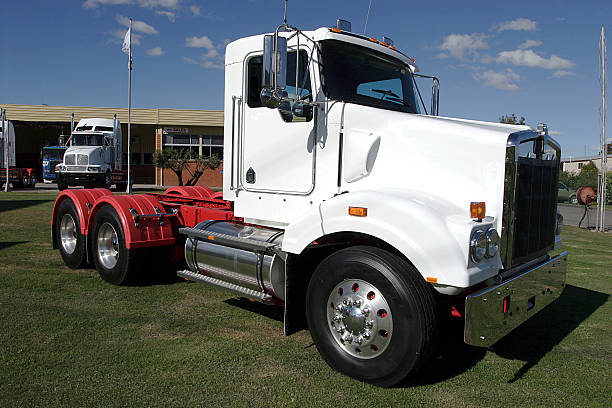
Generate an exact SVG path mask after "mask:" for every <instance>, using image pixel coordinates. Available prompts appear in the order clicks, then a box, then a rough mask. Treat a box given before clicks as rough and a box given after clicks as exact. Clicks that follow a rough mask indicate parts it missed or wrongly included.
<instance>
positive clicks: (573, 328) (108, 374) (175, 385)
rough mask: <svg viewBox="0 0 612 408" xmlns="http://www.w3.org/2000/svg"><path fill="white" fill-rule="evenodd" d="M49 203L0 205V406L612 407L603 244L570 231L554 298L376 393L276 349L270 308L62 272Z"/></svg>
mask: <svg viewBox="0 0 612 408" xmlns="http://www.w3.org/2000/svg"><path fill="white" fill-rule="evenodd" d="M55 196H56V194H53V193H49V194H47V193H16V192H13V193H8V194H5V193H0V259H1V262H0V406H3V407H5V406H28V407H30V406H149V405H164V406H165V405H169V406H215V407H216V406H241V407H251V406H262V407H272V406H277V407H284V406H303V407H306V406H360V407H368V406H374V407H386V406H394V405H395V406H444V407H457V406H474V407H481V406H504V407H512V406H535V407H548V406H571V407H578V406H580V407H583V406H596V407H610V406H612V397H611V387H610V384H611V380H612V378H611V372H612V364H611V362H612V355H611V354H612V353H611V352H612V320H611V316H612V309H611V306H610V299H609V294H610V293H612V277H611V276H610V271H611V270H612V266H611V265H612V235H610V234H607V235H604V234H601V233H594V232H589V231H584V230H579V229H576V228H570V227H566V228H565V229H564V232H563V238H564V243H565V249H567V250H568V251H569V252H570V258H569V270H568V281H567V283H568V285H567V287H566V289H565V292H564V294H563V295H562V297H561V298H560V299H559V300H557V301H556V302H555V303H553V304H552V305H551V306H550V307H549V308H547V309H545V310H544V311H542V312H540V313H539V314H538V315H537V316H536V317H534V318H533V319H531V320H530V321H528V322H527V323H526V324H525V325H523V326H522V327H520V328H519V329H517V330H516V331H514V332H513V333H511V334H510V335H508V336H507V337H506V338H504V339H503V340H502V341H500V342H498V343H497V344H496V345H495V346H494V347H492V348H491V349H488V350H487V349H481V348H475V347H469V346H466V345H463V344H462V343H461V341H460V340H458V339H457V338H458V337H460V336H461V333H458V332H454V335H453V336H450V337H447V341H446V342H445V343H444V345H443V346H442V347H441V350H440V353H439V356H438V358H436V359H434V360H433V361H432V362H431V363H430V364H429V365H428V366H427V367H426V368H425V370H424V371H423V372H422V373H421V374H420V375H419V376H418V378H417V380H416V381H413V382H412V383H406V384H403V385H402V386H400V387H396V388H392V389H382V388H377V387H374V386H371V385H368V384H363V383H360V382H358V381H355V380H352V379H350V378H347V377H345V376H342V375H340V374H338V373H336V372H334V371H332V370H331V369H330V368H329V367H328V366H327V365H326V364H325V362H324V361H323V360H322V359H321V358H320V356H319V355H318V353H317V350H316V348H315V347H314V346H313V345H312V340H311V338H310V335H309V333H308V332H307V331H302V332H300V333H297V334H295V335H293V336H290V337H283V336H282V330H283V325H282V315H280V314H279V313H278V311H277V310H275V309H270V308H267V307H261V306H260V305H259V304H252V303H250V302H248V301H240V300H237V298H234V297H233V296H232V295H231V294H228V293H226V292H223V291H221V290H217V289H215V288H211V287H208V286H206V285H203V284H192V283H186V282H178V281H177V282H174V283H166V284H154V285H148V286H133V287H117V286H112V285H109V284H107V283H105V282H103V281H102V280H101V279H100V278H99V277H98V275H97V272H96V271H95V270H93V269H82V270H71V269H68V268H66V267H65V266H64V265H63V263H62V261H61V258H60V255H59V253H58V252H57V251H54V250H52V249H51V241H50V226H49V221H50V215H51V209H52V206H53V202H54V199H55ZM252 309H256V310H259V311H260V313H255V312H254V311H252Z"/></svg>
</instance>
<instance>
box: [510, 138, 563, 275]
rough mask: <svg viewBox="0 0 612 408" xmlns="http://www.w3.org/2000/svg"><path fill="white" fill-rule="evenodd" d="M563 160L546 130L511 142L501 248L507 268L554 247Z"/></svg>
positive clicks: (511, 139) (513, 139)
mask: <svg viewBox="0 0 612 408" xmlns="http://www.w3.org/2000/svg"><path fill="white" fill-rule="evenodd" d="M560 157H561V150H560V148H559V146H558V144H557V143H556V142H555V141H554V140H552V139H551V138H549V137H548V133H547V132H546V129H545V128H544V129H540V130H539V132H534V131H523V132H518V133H513V134H512V135H510V137H509V139H508V145H507V148H506V175H505V184H504V208H503V215H502V245H501V257H502V262H503V264H504V267H505V268H506V269H510V268H511V267H514V266H516V265H519V264H521V263H524V262H527V261H530V260H532V259H534V258H537V257H538V256H541V255H544V254H546V253H547V252H548V251H550V250H551V249H552V248H553V247H554V242H555V227H556V217H557V191H558V190H557V183H558V177H559V165H560Z"/></svg>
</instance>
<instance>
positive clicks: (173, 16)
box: [155, 10, 176, 23]
mask: <svg viewBox="0 0 612 408" xmlns="http://www.w3.org/2000/svg"><path fill="white" fill-rule="evenodd" d="M155 14H157V15H159V16H166V17H168V21H170V22H171V23H174V22H175V21H176V13H173V12H171V11H166V10H157V11H156V12H155Z"/></svg>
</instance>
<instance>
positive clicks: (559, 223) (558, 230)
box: [555, 213, 563, 235]
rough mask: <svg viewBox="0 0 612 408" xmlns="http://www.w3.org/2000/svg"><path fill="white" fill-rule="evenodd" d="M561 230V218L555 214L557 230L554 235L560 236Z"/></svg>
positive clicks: (558, 214) (559, 214)
mask: <svg viewBox="0 0 612 408" xmlns="http://www.w3.org/2000/svg"><path fill="white" fill-rule="evenodd" d="M562 229H563V216H562V215H561V213H557V228H556V230H555V235H561V230H562Z"/></svg>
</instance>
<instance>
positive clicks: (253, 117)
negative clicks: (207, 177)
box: [239, 50, 315, 194]
mask: <svg viewBox="0 0 612 408" xmlns="http://www.w3.org/2000/svg"><path fill="white" fill-rule="evenodd" d="M296 54H297V53H296V51H290V52H289V53H288V55H287V87H286V89H285V91H286V92H287V94H288V96H289V97H295V95H296V66H297V65H299V67H298V74H299V76H298V78H297V81H298V86H297V93H299V94H300V95H301V96H302V97H303V98H309V100H312V85H311V79H310V75H309V74H308V70H307V67H308V64H309V60H308V55H309V54H308V52H307V51H306V50H300V54H299V62H298V61H296V56H297V55H296ZM244 72H245V75H244V84H243V97H242V105H243V113H244V122H243V126H242V132H241V138H240V148H239V151H240V159H239V163H240V166H239V183H240V185H241V187H242V188H243V189H245V190H247V191H259V192H281V193H289V194H308V193H310V191H312V189H313V187H314V171H313V170H314V159H313V158H314V143H315V137H314V133H315V131H314V126H313V123H314V121H313V118H312V116H311V117H308V118H299V117H296V116H294V115H293V114H292V113H291V103H289V102H284V103H283V104H281V109H269V108H267V107H265V106H263V105H262V103H261V101H260V98H259V95H260V92H261V75H262V73H261V72H262V56H261V54H250V55H248V56H247V58H246V59H245V61H244Z"/></svg>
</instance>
